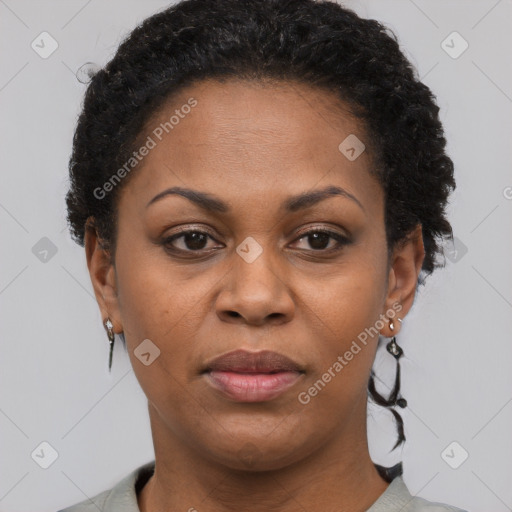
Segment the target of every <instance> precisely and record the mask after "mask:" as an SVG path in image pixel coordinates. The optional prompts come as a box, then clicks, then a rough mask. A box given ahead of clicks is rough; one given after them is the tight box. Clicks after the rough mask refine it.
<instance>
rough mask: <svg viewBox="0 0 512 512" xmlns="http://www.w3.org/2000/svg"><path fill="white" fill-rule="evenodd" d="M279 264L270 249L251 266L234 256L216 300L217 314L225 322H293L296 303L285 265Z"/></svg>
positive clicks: (266, 323)
mask: <svg viewBox="0 0 512 512" xmlns="http://www.w3.org/2000/svg"><path fill="white" fill-rule="evenodd" d="M276 260H277V257H274V256H273V255H272V252H271V251H270V250H267V249H264V250H263V252H262V254H260V256H259V257H258V258H257V259H256V260H254V261H252V262H251V263H248V262H247V261H245V260H244V259H243V258H242V257H240V256H239V255H238V253H236V252H235V253H234V254H233V263H232V266H231V268H230V271H229V272H228V274H227V275H226V276H225V281H224V286H223V288H222V290H221V291H220V293H219V294H218V295H217V300H216V312H217V315H218V317H219V318H220V319H221V320H222V321H224V322H229V323H241V324H250V325H253V326H261V325H270V324H272V325H280V324H284V323H287V322H289V321H290V320H291V319H292V318H293V316H294V312H295V303H294V300H293V296H292V293H291V290H290V288H289V285H288V284H287V281H288V277H287V274H286V271H285V268H284V263H282V262H279V263H278V262H277V261H276Z"/></svg>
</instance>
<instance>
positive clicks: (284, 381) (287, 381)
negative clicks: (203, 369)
mask: <svg viewBox="0 0 512 512" xmlns="http://www.w3.org/2000/svg"><path fill="white" fill-rule="evenodd" d="M205 375H206V377H207V380H208V382H209V383H210V384H211V385H212V386H213V387H214V388H215V389H217V390H218V391H220V392H221V393H222V394H223V395H225V396H226V397H227V398H229V399H231V400H234V401H236V402H266V401H268V400H272V399H273V398H276V397H277V396H279V395H281V394H283V393H284V392H285V391H287V390H288V389H289V388H291V387H292V386H293V385H294V384H295V383H296V382H297V381H298V380H299V378H300V377H301V373H299V372H294V371H283V372H278V373H236V372H227V371H210V372H208V373H206V374H205Z"/></svg>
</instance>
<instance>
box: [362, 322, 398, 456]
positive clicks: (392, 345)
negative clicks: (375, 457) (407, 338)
mask: <svg viewBox="0 0 512 512" xmlns="http://www.w3.org/2000/svg"><path fill="white" fill-rule="evenodd" d="M398 321H399V322H400V323H401V322H402V319H401V318H399V319H398ZM389 328H390V330H391V331H393V330H394V329H395V325H394V323H393V321H392V320H391V321H390V322H389ZM386 349H387V351H388V352H389V353H390V354H391V355H392V356H393V357H394V358H395V359H396V375H395V385H394V386H393V390H392V391H391V393H390V395H389V398H387V399H386V398H384V397H383V396H382V395H381V394H380V393H378V392H377V390H376V388H375V381H374V378H373V377H374V375H375V374H374V372H373V369H372V371H371V375H370V380H369V382H368V390H369V391H370V393H371V395H372V398H373V399H374V400H375V402H377V404H379V405H382V406H383V407H393V406H395V405H398V406H399V407H401V408H402V409H403V408H404V407H407V400H406V399H405V398H403V397H401V396H400V397H399V396H398V394H399V392H400V357H402V355H403V353H404V351H403V350H402V348H401V347H400V345H398V343H397V342H396V337H395V336H393V338H392V339H391V341H390V342H389V343H388V344H387V345H386ZM390 411H391V412H392V414H393V416H394V417H395V419H396V422H397V430H398V441H397V442H396V444H395V446H394V447H393V448H392V450H394V449H395V448H396V447H397V446H398V445H399V444H401V443H403V442H404V441H405V434H404V422H403V420H402V417H401V416H400V414H398V413H397V412H396V411H395V410H393V409H390Z"/></svg>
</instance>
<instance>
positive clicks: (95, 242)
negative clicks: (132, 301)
mask: <svg viewBox="0 0 512 512" xmlns="http://www.w3.org/2000/svg"><path fill="white" fill-rule="evenodd" d="M84 242H85V255H86V260H87V268H88V269H89V276H90V278H91V282H92V286H93V288H94V294H95V296H96V300H97V302H98V306H99V308H100V310H101V316H102V318H103V319H106V318H110V320H111V321H112V323H113V325H114V331H115V332H122V326H121V323H120V315H119V305H118V300H117V285H116V274H115V268H114V265H113V262H112V260H111V256H110V253H109V252H108V250H106V249H105V248H104V247H103V246H102V244H101V240H100V238H99V236H98V233H97V230H96V228H95V227H94V225H93V223H92V222H90V221H89V219H88V222H87V224H86V230H85V236H84Z"/></svg>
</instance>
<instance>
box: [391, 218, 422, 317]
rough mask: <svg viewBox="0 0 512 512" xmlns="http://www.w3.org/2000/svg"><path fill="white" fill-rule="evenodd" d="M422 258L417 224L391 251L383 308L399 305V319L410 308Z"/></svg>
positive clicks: (420, 235) (419, 229) (420, 230)
mask: <svg viewBox="0 0 512 512" xmlns="http://www.w3.org/2000/svg"><path fill="white" fill-rule="evenodd" d="M424 258H425V248H424V246H423V235H422V229H421V225H420V224H418V225H417V226H416V228H415V229H414V230H413V231H412V232H411V233H410V234H409V236H408V237H407V238H406V239H405V240H404V241H403V242H402V243H400V244H399V245H398V246H397V247H396V248H395V250H394V251H393V255H392V263H391V268H390V270H389V279H388V291H387V297H386V304H385V307H386V309H387V310H388V309H389V308H392V307H393V305H394V304H395V305H396V304H400V305H401V309H400V312H399V314H398V316H399V317H400V318H404V317H405V315H407V313H408V312H409V310H410V309H411V307H412V304H413V302H414V297H415V294H416V288H417V285H418V276H419V274H420V272H421V267H422V265H423V260H424Z"/></svg>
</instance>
